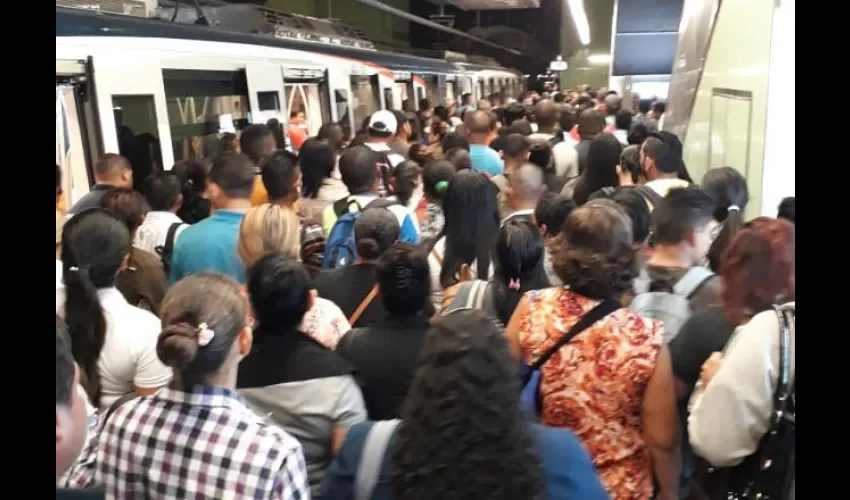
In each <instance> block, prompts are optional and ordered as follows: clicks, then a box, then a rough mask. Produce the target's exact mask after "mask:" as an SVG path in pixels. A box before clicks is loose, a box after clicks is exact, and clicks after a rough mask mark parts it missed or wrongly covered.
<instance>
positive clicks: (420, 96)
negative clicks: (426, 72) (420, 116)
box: [411, 84, 440, 106]
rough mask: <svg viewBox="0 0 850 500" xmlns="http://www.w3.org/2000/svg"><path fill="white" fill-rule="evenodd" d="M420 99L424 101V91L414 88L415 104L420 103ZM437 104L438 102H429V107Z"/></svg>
mask: <svg viewBox="0 0 850 500" xmlns="http://www.w3.org/2000/svg"><path fill="white" fill-rule="evenodd" d="M411 85H413V84H411ZM422 99H425V91H424V90H423V89H422V87H416V102H422ZM439 104H440V101H439V100H436V101H431V106H438V105H439Z"/></svg>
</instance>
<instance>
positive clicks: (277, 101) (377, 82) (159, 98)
mask: <svg viewBox="0 0 850 500" xmlns="http://www.w3.org/2000/svg"><path fill="white" fill-rule="evenodd" d="M254 8H256V7H254ZM382 63H384V64H382ZM385 64H386V65H385ZM480 71H483V70H478V72H480ZM489 71H491V72H495V73H499V74H500V77H503V78H508V77H509V76H511V75H514V73H512V72H509V71H507V70H504V69H503V68H502V69H501V70H492V69H491V70H489ZM464 78H473V81H474V79H476V78H483V76H477V74H473V75H472V76H470V75H469V70H468V69H466V68H463V67H461V66H459V65H456V64H452V63H448V62H445V61H439V60H433V59H427V58H421V57H413V56H404V55H398V54H388V53H384V52H378V51H375V50H365V49H362V48H357V47H346V46H339V45H334V44H322V43H312V42H309V41H299V40H289V39H281V38H276V37H273V36H269V35H267V34H258V33H251V32H245V31H241V32H240V31H233V30H229V29H225V28H222V27H221V26H215V27H211V26H201V25H197V24H190V23H186V22H170V21H168V20H163V19H157V18H140V17H131V16H124V15H116V14H107V13H102V12H97V11H87V10H83V9H72V8H64V7H59V6H57V8H56V106H57V120H56V123H57V130H56V138H57V139H56V150H57V151H56V158H57V164H59V165H60V166H61V167H63V169H62V170H63V172H64V175H65V179H64V188H65V192H66V193H67V196H68V197H69V200H68V203H69V204H71V203H73V202H74V201H75V200H76V199H79V197H81V196H82V195H84V194H85V193H87V192H88V190H89V186H90V184H91V182H92V181H93V176H92V173H91V172H92V170H91V166H92V164H93V161H94V160H95V159H96V158H97V157H99V156H100V155H101V154H103V153H105V152H116V151H117V152H120V153H121V154H123V155H124V156H127V157H128V158H129V159H130V161H131V163H133V168H134V170H138V172H137V178H140V177H143V176H144V175H145V174H146V173H147V172H151V171H153V170H154V169H157V168H164V169H168V168H171V166H172V165H173V164H174V163H175V162H176V161H180V160H184V159H188V158H195V157H212V156H214V155H215V154H217V153H218V152H219V151H220V149H221V147H220V144H219V142H220V139H221V134H223V133H224V132H233V133H236V134H238V133H239V131H241V130H242V129H244V128H245V127H246V126H247V125H248V124H251V123H265V122H266V121H267V120H269V119H271V118H276V119H278V120H279V121H280V122H281V123H282V124H284V126H286V125H287V122H288V119H289V115H290V113H292V112H293V111H304V112H305V115H306V118H307V122H308V125H307V126H308V129H309V130H308V131H309V132H310V134H315V133H316V131H317V130H318V128H319V127H320V126H321V124H322V123H326V122H331V121H335V122H339V123H340V124H341V125H342V126H343V128H344V129H345V130H346V131H347V132H348V133H351V132H352V131H353V130H356V129H357V128H358V127H359V126H360V123H361V122H362V121H363V120H364V119H365V118H366V117H368V116H370V115H371V114H372V113H373V112H374V111H376V110H378V109H385V108H401V105H402V102H403V101H404V100H405V99H407V98H410V99H412V101H413V102H414V103H415V104H414V105H418V102H419V100H420V99H421V97H425V96H428V97H432V99H433V98H436V99H437V100H438V101H439V100H440V99H443V100H444V99H445V98H446V97H447V95H446V94H447V93H449V92H450V93H453V94H454V93H456V91H455V90H454V89H453V88H451V89H450V90H449V91H447V90H446V89H448V88H450V87H451V86H449V85H448V84H447V82H449V81H457V80H460V79H464ZM470 85H472V84H470ZM451 97H452V98H453V97H454V96H453V95H452V96H451Z"/></svg>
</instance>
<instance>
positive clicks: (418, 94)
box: [411, 75, 440, 111]
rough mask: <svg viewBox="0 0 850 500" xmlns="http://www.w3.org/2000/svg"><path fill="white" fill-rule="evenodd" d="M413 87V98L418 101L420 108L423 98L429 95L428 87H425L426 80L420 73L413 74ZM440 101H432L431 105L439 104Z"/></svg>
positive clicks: (417, 105)
mask: <svg viewBox="0 0 850 500" xmlns="http://www.w3.org/2000/svg"><path fill="white" fill-rule="evenodd" d="M411 88H412V89H413V98H414V100H415V101H416V109H417V111H418V110H419V103H420V102H422V99H425V98H426V97H428V89H427V88H426V87H425V80H424V79H423V78H422V77H421V76H419V75H411ZM439 105H440V103H439V102H432V103H431V107H432V108H433V107H434V106H439Z"/></svg>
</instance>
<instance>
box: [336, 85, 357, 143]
mask: <svg viewBox="0 0 850 500" xmlns="http://www.w3.org/2000/svg"><path fill="white" fill-rule="evenodd" d="M334 104H335V105H336V116H338V117H339V125H340V127H342V132H343V133H344V134H345V137H346V139H351V138H352V137H353V135H352V133H351V112H350V111H351V108H350V107H349V106H348V91H347V90H345V89H336V90H334Z"/></svg>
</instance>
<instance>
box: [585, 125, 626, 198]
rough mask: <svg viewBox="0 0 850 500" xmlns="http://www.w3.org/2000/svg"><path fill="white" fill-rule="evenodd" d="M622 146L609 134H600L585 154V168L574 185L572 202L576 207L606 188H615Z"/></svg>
mask: <svg viewBox="0 0 850 500" xmlns="http://www.w3.org/2000/svg"><path fill="white" fill-rule="evenodd" d="M622 151H623V146H622V144H620V141H618V140H617V138H616V137H614V136H613V135H611V134H600V135H598V136H597V137H596V138H595V139H593V142H591V143H590V148H589V149H588V152H587V168H586V169H585V171H584V173H583V174H582V175H581V178H580V179H579V181H578V182H577V183H576V188H575V192H574V193H573V200H574V201H575V202H576V204H577V205H584V204H585V203H587V200H588V199H589V198H590V195H591V194H593V193H595V192H596V191H598V190H600V189H602V188H606V187H617V185H618V184H619V183H620V180H619V179H618V178H617V165H618V164H619V163H620V153H621V152H622Z"/></svg>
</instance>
